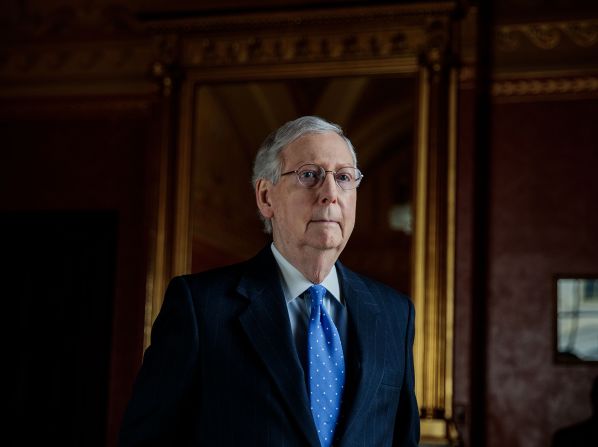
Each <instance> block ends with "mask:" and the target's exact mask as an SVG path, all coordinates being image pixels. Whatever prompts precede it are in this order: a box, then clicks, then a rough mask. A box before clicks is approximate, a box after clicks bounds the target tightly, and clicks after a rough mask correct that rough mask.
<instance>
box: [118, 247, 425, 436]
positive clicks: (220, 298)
mask: <svg viewBox="0 0 598 447" xmlns="http://www.w3.org/2000/svg"><path fill="white" fill-rule="evenodd" d="M336 266H337V269H338V273H339V281H340V285H341V293H342V295H343V297H344V299H345V302H346V306H347V311H348V316H349V324H348V326H349V331H348V332H349V334H351V336H350V339H349V340H348V351H349V353H348V355H347V359H348V360H347V362H348V365H347V381H348V383H347V388H346V390H345V397H346V398H345V399H344V401H343V406H342V410H341V411H342V415H341V422H340V424H339V426H338V428H337V433H336V436H335V439H336V441H335V444H334V445H335V446H343V447H350V446H355V447H356V446H362V447H377V446H404V447H412V446H416V445H417V443H418V440H419V415H418V409H417V403H416V400H415V395H414V375H413V358H412V345H413V336H414V310H413V305H412V303H411V302H410V300H409V299H408V298H406V297H405V296H403V295H400V294H398V293H397V292H395V291H394V290H393V289H391V288H389V287H387V286H385V285H383V284H380V283H378V282H375V281H372V280H370V279H367V278H364V277H363V276H360V275H357V274H355V273H353V272H351V271H350V270H348V269H347V268H345V267H344V266H343V265H341V264H340V262H337V264H336ZM119 443H120V445H121V446H122V447H125V446H158V445H159V446H170V445H172V446H260V447H266V446H276V447H282V446H287V447H291V446H297V447H299V446H301V447H306V446H311V447H317V446H319V441H318V435H317V432H316V428H315V425H314V423H313V419H312V415H311V412H310V406H309V400H308V395H307V388H306V385H305V380H304V372H303V369H302V366H301V362H300V360H299V355H298V354H297V350H296V349H295V345H294V342H293V338H292V335H291V328H290V323H289V317H288V312H287V307H286V303H285V300H284V295H283V292H282V288H281V285H280V279H279V275H278V271H277V265H276V261H275V260H274V257H273V256H272V253H271V250H270V248H269V247H266V248H265V249H264V250H262V251H261V252H260V253H259V254H258V255H257V256H256V257H254V258H252V259H250V260H248V261H246V262H244V263H241V264H236V265H233V266H229V267H224V268H220V269H216V270H212V271H209V272H204V273H199V274H194V275H188V276H181V277H177V278H174V279H173V280H172V281H171V283H170V285H169V287H168V290H167V292H166V296H165V299H164V303H163V305H162V309H161V310H160V314H159V315H158V317H157V319H156V321H155V323H154V326H153V328H152V338H151V345H150V347H149V348H148V349H147V350H146V352H145V355H144V359H143V365H142V367H141V370H140V372H139V375H138V377H137V381H136V383H135V386H134V390H133V396H132V398H131V400H130V402H129V406H128V408H127V411H126V414H125V417H124V420H123V423H122V427H121V432H120V439H119Z"/></svg>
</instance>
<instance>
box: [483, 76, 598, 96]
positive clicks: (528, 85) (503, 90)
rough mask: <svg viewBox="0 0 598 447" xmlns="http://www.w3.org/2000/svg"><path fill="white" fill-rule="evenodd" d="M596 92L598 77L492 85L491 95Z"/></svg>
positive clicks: (516, 81)
mask: <svg viewBox="0 0 598 447" xmlns="http://www.w3.org/2000/svg"><path fill="white" fill-rule="evenodd" d="M596 92H598V76H586V77H574V78H560V79H559V78H554V79H520V80H509V81H498V82H494V83H493V84H492V95H493V96H498V97H516V96H546V95H569V94H576V95H577V94H581V93H596Z"/></svg>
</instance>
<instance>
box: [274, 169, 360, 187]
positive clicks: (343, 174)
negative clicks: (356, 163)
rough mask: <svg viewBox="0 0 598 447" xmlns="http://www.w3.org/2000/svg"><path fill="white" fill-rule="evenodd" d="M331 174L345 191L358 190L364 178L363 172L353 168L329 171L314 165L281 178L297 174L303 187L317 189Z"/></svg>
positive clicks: (290, 172)
mask: <svg viewBox="0 0 598 447" xmlns="http://www.w3.org/2000/svg"><path fill="white" fill-rule="evenodd" d="M329 172H330V173H331V174H332V176H333V177H334V181H335V182H336V184H337V185H338V186H340V187H341V188H342V189H345V190H349V189H355V188H357V187H358V186H359V184H360V183H361V179H362V178H363V174H362V173H361V171H360V170H359V169H357V168H353V167H351V166H347V167H343V168H340V169H339V170H338V171H327V170H325V169H324V168H323V167H322V166H318V165H314V164H306V165H303V166H301V167H300V168H299V169H296V170H295V171H289V172H283V173H282V174H280V176H281V177H282V176H283V175H289V174H296V175H297V180H299V183H300V184H301V186H304V187H305V188H316V187H318V186H320V185H321V184H322V183H324V179H325V178H326V174H328V173H329Z"/></svg>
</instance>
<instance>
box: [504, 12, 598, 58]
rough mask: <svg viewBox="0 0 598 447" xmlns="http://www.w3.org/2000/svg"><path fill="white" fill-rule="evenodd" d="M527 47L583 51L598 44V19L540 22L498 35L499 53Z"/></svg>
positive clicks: (509, 27)
mask: <svg viewBox="0 0 598 447" xmlns="http://www.w3.org/2000/svg"><path fill="white" fill-rule="evenodd" d="M525 43H531V44H532V45H533V46H534V47H536V48H538V49H542V50H552V49H555V48H557V47H558V46H559V45H560V44H562V43H572V44H574V45H575V46H578V47H582V48H590V47H594V46H596V45H597V44H598V19H592V20H583V21H563V22H538V23H525V24H518V25H504V26H500V27H498V29H497V32H496V44H497V48H498V50H499V51H507V52H510V51H516V50H517V49H519V48H521V47H522V46H523V45H524V44H525Z"/></svg>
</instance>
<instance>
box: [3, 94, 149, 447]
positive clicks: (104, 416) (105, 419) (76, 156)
mask: <svg viewBox="0 0 598 447" xmlns="http://www.w3.org/2000/svg"><path fill="white" fill-rule="evenodd" d="M157 110H158V109H157V108H156V107H155V103H152V101H151V100H148V99H131V100H129V99H127V98H115V99H113V98H103V99H93V98H90V99H76V100H74V99H73V100H69V99H61V98H54V99H52V100H51V101H43V100H39V101H32V102H28V101H25V100H23V101H19V102H15V103H13V104H10V103H7V102H5V103H3V104H2V106H1V107H0V144H1V145H2V150H1V151H0V212H3V213H6V215H27V213H29V215H32V216H36V215H37V216H61V217H60V219H61V220H60V223H59V224H57V223H53V224H49V226H46V225H44V220H43V219H44V218H40V219H41V220H40V221H39V222H37V224H38V225H41V227H40V228H39V229H36V227H35V226H34V224H36V222H35V219H33V221H32V222H30V223H28V224H27V225H28V228H29V229H28V230H26V231H24V232H22V233H20V234H18V235H17V236H18V237H19V238H20V240H21V242H20V243H22V250H21V251H18V246H14V247H13V248H14V249H15V250H17V253H18V254H19V255H20V256H22V260H23V263H21V264H15V266H16V267H18V270H17V271H18V272H19V275H20V278H21V281H20V282H21V283H22V286H23V287H28V288H29V289H30V290H31V291H34V292H35V294H34V295H35V296H36V297H37V296H38V295H39V294H40V293H41V292H42V291H43V290H44V289H46V288H47V289H48V294H47V296H48V298H49V301H44V302H43V304H44V305H43V306H37V305H31V306H28V307H26V309H28V311H27V312H28V314H29V318H28V319H27V321H26V323H27V325H25V326H23V325H17V329H18V331H20V332H23V333H27V334H28V337H30V338H31V339H32V340H33V341H36V340H37V341H38V342H42V341H43V340H41V339H40V337H42V336H43V335H44V334H45V333H46V331H45V329H48V328H50V327H51V328H53V329H56V330H57V331H69V330H70V329H73V327H75V326H76V325H84V324H85V321H86V319H85V318H84V317H83V316H80V317H81V318H79V319H78V320H76V321H71V319H76V318H77V315H76V312H78V310H77V309H76V308H72V303H73V302H75V301H76V297H81V296H84V297H86V298H85V299H86V300H87V299H88V300H96V299H101V300H104V299H106V296H109V298H110V303H108V304H109V307H107V308H102V310H101V312H109V315H108V316H106V315H104V317H105V318H104V317H102V319H101V321H100V320H98V321H97V323H98V324H101V325H103V327H102V328H101V330H100V328H99V327H98V328H97V331H95V332H93V333H94V334H95V335H94V337H95V336H96V335H97V336H98V337H99V336H100V333H101V337H102V339H101V340H97V341H98V343H99V344H101V346H103V347H105V346H108V349H109V353H108V356H106V355H104V354H105V353H102V352H96V351H97V349H96V347H94V346H93V345H91V344H89V339H86V338H85V337H79V336H77V335H76V334H74V337H79V338H80V339H79V340H78V341H76V340H67V339H65V340H67V341H68V342H69V343H81V344H82V345H81V346H79V345H77V347H76V348H77V352H62V353H56V354H55V355H54V354H53V353H51V352H50V353H48V352H44V355H47V356H48V358H49V359H51V360H52V362H53V364H54V366H55V368H54V370H55V373H56V374H58V375H59V376H61V377H62V378H61V381H62V380H63V379H64V381H67V382H68V380H67V378H68V377H69V374H71V373H72V372H73V371H72V366H73V365H74V364H75V363H76V362H79V361H81V362H86V361H87V360H90V361H91V360H93V362H99V363H98V365H97V367H98V371H100V370H101V371H102V374H104V373H105V374H106V377H105V378H106V381H105V383H102V384H101V386H100V385H98V384H97V383H95V382H94V380H92V379H93V377H90V378H89V379H90V380H86V378H84V377H79V376H78V377H77V380H78V382H77V383H76V384H72V385H73V386H81V387H82V388H81V390H80V393H82V396H85V395H86V393H91V392H92V391H93V390H94V388H97V389H100V388H101V387H103V399H102V400H101V402H100V401H97V402H95V404H96V406H97V407H96V408H94V409H93V413H87V414H85V411H86V407H85V405H87V404H85V405H84V404H83V401H81V400H77V399H74V400H71V401H69V402H65V403H64V405H69V406H70V407H71V408H70V409H69V411H70V413H69V414H72V415H76V416H77V418H79V419H77V420H78V421H79V423H78V424H73V423H72V422H73V421H64V423H63V424H62V426H61V427H59V428H56V429H55V431H54V432H53V433H54V435H56V436H58V435H61V436H62V440H61V442H59V443H60V445H73V446H74V445H77V446H79V445H95V444H92V443H90V442H91V441H90V442H87V441H86V442H83V441H81V440H82V439H88V440H90V439H92V438H94V436H93V435H92V432H94V433H95V430H97V424H102V430H103V434H104V437H103V438H102V440H103V441H102V445H109V446H110V445H114V444H115V438H116V432H117V430H118V426H119V424H120V418H121V416H122V413H123V411H124V407H125V405H126V402H127V400H128V398H129V393H130V388H131V384H132V382H133V380H134V377H135V374H136V372H137V369H138V367H139V364H140V361H141V356H142V346H143V327H144V305H145V285H146V274H147V266H148V247H149V244H150V233H151V230H152V222H153V221H154V216H155V215H154V213H155V203H156V200H155V191H156V188H157V182H156V181H155V180H156V171H157V157H156V148H157V147H158V145H159V142H160V138H159V134H158V132H159V129H160V126H159V125H158V124H157V120H158V119H159V113H157ZM23 213H25V214H23ZM81 215H87V216H90V217H89V218H88V220H87V221H86V222H87V224H86V225H87V226H84V230H81V231H83V233H82V234H84V235H85V238H88V239H85V238H79V239H77V238H76V237H75V235H76V233H77V231H79V230H75V229H74V228H76V223H77V222H78V221H80V219H81V217H79V216H81ZM94 215H97V216H104V215H108V216H111V217H110V218H111V219H112V221H111V222H112V223H110V225H109V227H105V226H102V225H101V223H102V222H103V220H102V219H103V218H98V219H97V222H94V218H93V216H94ZM96 224H97V227H96V226H94V225H96ZM52 225H54V227H56V228H57V229H60V231H62V233H60V234H58V235H57V234H54V235H53V234H52V233H51V232H50V229H51V228H52ZM71 229H72V231H71ZM96 229H97V234H95V236H94V234H93V233H94V232H95V231H96ZM106 231H107V232H108V233H109V236H110V238H112V239H110V241H112V242H110V244H109V243H107V242H106V244H104V242H105V239H106V237H108V236H107V234H106V233H105V232H106ZM28 234H29V237H28V236H27V235H28ZM3 236H4V237H8V238H10V236H9V235H7V234H4V235H3ZM61 238H62V239H61ZM103 241H104V242H103ZM111 244H112V245H111ZM62 245H64V248H63V249H61V246H62ZM77 250H79V251H77ZM106 250H108V251H106ZM110 250H114V253H112V254H110ZM13 251H14V250H13ZM3 254H4V255H6V252H5V253H3ZM63 256H64V258H63ZM79 257H81V259H83V261H82V262H84V263H87V261H89V262H91V261H93V263H87V264H86V266H87V270H85V269H83V270H84V273H83V276H86V278H81V275H78V274H73V272H72V271H69V272H64V271H63V270H64V269H63V266H64V265H68V266H72V267H73V268H75V267H77V268H78V267H81V268H83V266H79V265H77V263H78V261H77V259H78V258H79ZM3 259H4V260H5V261H7V259H6V258H5V257H3ZM23 269H26V270H23ZM106 272H112V273H110V277H105V276H106V274H107V273H106ZM63 273H64V274H65V275H66V276H60V275H62V274H63ZM69 275H70V276H69ZM55 277H56V278H55ZM53 278H55V280H53ZM93 278H101V279H105V280H106V281H108V282H102V283H101V284H98V289H97V290H96V289H93V287H94V284H93V283H94V281H93ZM56 287H57V288H58V289H56ZM107 287H109V290H108V289H107ZM86 289H90V290H88V291H86ZM100 290H103V291H105V292H106V294H105V295H106V296H104V295H102V297H100V296H99V295H98V294H99V293H100ZM63 292H64V293H63ZM28 296H31V294H30V295H22V296H17V297H16V299H20V300H22V299H28V298H27V297H28ZM57 298H60V299H57ZM77 304H79V303H77ZM89 304H90V305H91V304H92V303H89ZM108 304H106V305H108ZM17 305H18V303H17ZM97 305H98V306H99V305H100V303H97ZM62 306H66V307H68V309H66V310H65V312H67V313H66V314H64V315H63V314H60V315H62V316H61V317H60V318H58V317H57V316H56V315H58V314H57V312H58V313H59V311H60V308H61V307H62ZM93 309H94V308H93V307H91V308H86V307H82V308H81V309H80V310H81V311H82V312H92V313H94V315H95V313H96V311H95V310H93ZM63 317H64V321H62V320H61V318H63ZM46 318H49V319H50V320H52V319H56V320H57V321H56V323H57V325H56V326H53V325H51V323H49V322H48V321H47V320H46ZM98 318H99V315H98ZM42 323H43V325H41V326H40V324H42ZM65 324H67V325H66V326H65ZM69 324H71V325H75V326H73V327H70V328H69V326H68V325H69ZM44 325H46V326H44ZM48 325H50V326H48ZM76 327H77V328H79V329H80V330H81V331H84V332H85V331H87V330H88V329H86V328H84V327H79V326H76ZM79 329H77V330H79ZM89 330H91V329H89ZM98 331H100V332H98ZM20 332H19V333H20ZM46 335H47V338H48V340H52V338H53V337H57V336H58V335H57V333H54V332H51V331H50V332H48V333H47V334H46ZM60 337H62V335H60ZM16 346H17V349H22V348H23V346H20V345H18V344H17V345H16ZM64 346H67V348H68V349H70V348H72V347H73V345H64ZM69 346H70V347H69ZM102 349H104V348H102ZM86 359H87V360H86ZM46 363H47V362H46ZM69 365H70V366H69ZM88 366H89V365H88ZM87 372H88V373H89V371H87ZM50 373H51V372H48V374H50ZM32 374H33V375H32ZM37 374H42V375H43V373H42V372H39V371H35V372H32V371H29V370H27V371H23V372H22V373H21V374H20V376H19V381H20V386H22V388H23V390H22V392H21V395H20V396H21V398H22V399H21V404H23V405H25V404H27V402H28V400H27V399H28V396H29V394H28V393H33V392H34V391H35V390H37V392H36V393H37V394H38V395H40V396H43V393H49V392H50V389H51V388H52V387H54V385H51V386H50V385H48V387H46V386H45V385H44V382H42V381H40V380H38V379H37V378H36V377H38V376H37ZM81 374H86V373H85V372H81ZM98 374H100V372H98ZM48 380H50V379H49V378H48ZM48 383H54V384H55V382H52V381H50V382H48ZM61 383H62V384H63V385H64V386H67V385H68V384H66V383H64V382H61ZM98 383H99V382H98ZM61 386H62V385H61ZM69 389H70V388H69ZM78 399H79V398H78ZM42 408H46V407H42ZM46 410H49V409H48V408H46ZM65 411H66V410H65ZM46 413H47V411H46ZM57 414H59V412H57V413H56V414H55V415H54V416H56V415H57ZM98 418H99V419H98ZM82 421H86V423H87V425H85V424H83V425H82ZM94 421H95V422H94ZM90 430H91V431H90ZM104 440H105V443H104ZM15 445H21V444H15ZM98 445H99V444H98Z"/></svg>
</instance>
